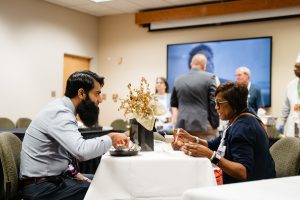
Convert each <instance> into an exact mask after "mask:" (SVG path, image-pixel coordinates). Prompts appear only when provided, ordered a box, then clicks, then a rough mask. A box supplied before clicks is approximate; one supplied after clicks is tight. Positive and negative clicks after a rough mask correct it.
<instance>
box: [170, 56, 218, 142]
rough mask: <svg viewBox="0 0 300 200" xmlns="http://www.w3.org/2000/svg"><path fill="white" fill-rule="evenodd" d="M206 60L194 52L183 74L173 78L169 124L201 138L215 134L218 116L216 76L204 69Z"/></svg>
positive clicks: (208, 137) (214, 135)
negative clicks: (187, 70) (189, 66)
mask: <svg viewBox="0 0 300 200" xmlns="http://www.w3.org/2000/svg"><path fill="white" fill-rule="evenodd" d="M206 62H207V59H206V57H205V55H203V54H196V55H194V57H193V59H192V61H191V63H190V65H191V70H190V72H188V73H187V74H185V75H183V76H181V77H178V78H176V80H175V83H174V87H173V91H172V95H171V107H172V123H173V124H176V125H175V127H176V128H183V129H186V130H188V131H189V132H190V133H191V134H193V135H195V136H198V137H200V138H204V139H212V138H214V137H216V136H217V127H218V126H219V116H218V114H217V112H216V110H215V97H214V93H215V91H216V79H215V75H213V74H211V73H209V72H206V71H205V69H206Z"/></svg>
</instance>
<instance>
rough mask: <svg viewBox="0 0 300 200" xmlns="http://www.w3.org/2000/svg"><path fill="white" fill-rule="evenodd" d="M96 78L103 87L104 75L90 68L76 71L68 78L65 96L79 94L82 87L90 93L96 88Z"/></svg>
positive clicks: (70, 96) (71, 96)
mask: <svg viewBox="0 0 300 200" xmlns="http://www.w3.org/2000/svg"><path fill="white" fill-rule="evenodd" d="M94 80H95V81H97V82H98V83H99V84H100V85H101V86H102V87H103V85H104V77H101V76H99V75H98V74H96V73H94V72H92V71H89V70H83V71H77V72H74V73H73V74H71V76H70V77H69V78H68V80H67V86H66V92H65V96H66V97H69V98H73V97H75V96H77V94H78V90H79V89H80V88H82V89H83V90H84V91H85V92H86V93H88V92H89V91H90V90H92V89H93V88H94Z"/></svg>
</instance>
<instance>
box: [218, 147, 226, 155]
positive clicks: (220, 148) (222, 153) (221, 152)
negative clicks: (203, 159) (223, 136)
mask: <svg viewBox="0 0 300 200" xmlns="http://www.w3.org/2000/svg"><path fill="white" fill-rule="evenodd" d="M225 151H226V146H223V145H220V146H219V148H218V150H217V154H218V155H220V156H221V157H224V156H225Z"/></svg>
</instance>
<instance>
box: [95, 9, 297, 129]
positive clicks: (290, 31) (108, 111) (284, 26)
mask: <svg viewBox="0 0 300 200" xmlns="http://www.w3.org/2000/svg"><path fill="white" fill-rule="evenodd" d="M299 24H300V18H292V19H282V20H273V21H264V22H253V23H243V24H235V25H225V26H212V27H202V28H192V29H183V30H170V31H160V32H148V31H147V28H142V27H139V26H137V25H135V24H134V15H132V14H128V15H118V16H108V17H102V18H100V19H99V72H100V73H101V74H102V75H104V76H105V77H106V80H105V86H104V88H103V92H104V93H106V94H107V97H108V98H107V100H106V101H104V102H103V104H102V105H101V106H100V109H101V116H100V123H101V124H103V125H108V124H110V122H111V121H112V120H113V119H115V118H120V117H123V116H122V113H123V112H118V111H117V108H118V105H119V104H118V103H114V102H113V101H112V99H111V96H112V94H113V93H117V94H119V96H121V97H125V95H126V94H127V93H128V89H127V88H126V86H127V84H128V82H132V83H134V84H137V83H138V82H139V80H140V77H142V76H144V77H145V78H146V79H147V80H148V81H149V82H150V83H151V85H152V88H153V87H154V82H155V77H157V76H166V56H167V55H166V53H167V50H166V45H167V44H173V43H186V42H199V41H210V40H223V39H236V38H248V37H259V36H273V58H272V107H271V108H270V109H268V113H269V114H272V115H274V116H279V113H280V108H281V105H282V102H283V97H284V91H285V88H286V85H287V83H288V81H289V80H291V79H293V78H294V77H295V76H294V74H293V65H294V63H295V60H296V56H297V54H298V52H300V47H299V44H300V26H299ZM121 60H122V62H121V63H120V61H121ZM153 90H154V89H153Z"/></svg>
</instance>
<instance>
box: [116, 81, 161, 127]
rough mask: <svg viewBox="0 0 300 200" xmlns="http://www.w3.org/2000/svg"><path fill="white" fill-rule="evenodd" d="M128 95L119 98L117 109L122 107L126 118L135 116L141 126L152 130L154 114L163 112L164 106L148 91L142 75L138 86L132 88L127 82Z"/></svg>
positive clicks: (147, 84)
mask: <svg viewBox="0 0 300 200" xmlns="http://www.w3.org/2000/svg"><path fill="white" fill-rule="evenodd" d="M127 87H128V89H129V95H127V98H126V99H120V102H121V105H120V107H119V109H118V110H123V109H124V116H125V117H126V118H127V119H133V118H135V119H136V120H137V121H138V122H139V123H140V124H141V125H142V126H144V127H145V128H146V129H148V130H152V129H153V126H154V122H155V116H158V115H162V114H164V113H165V108H164V106H163V105H161V104H160V103H159V102H158V100H157V97H156V95H155V94H154V93H152V92H150V88H149V83H148V82H147V80H146V79H145V78H144V77H142V79H141V82H140V87H139V88H134V89H133V88H132V85H131V83H129V84H128V86H127Z"/></svg>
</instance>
